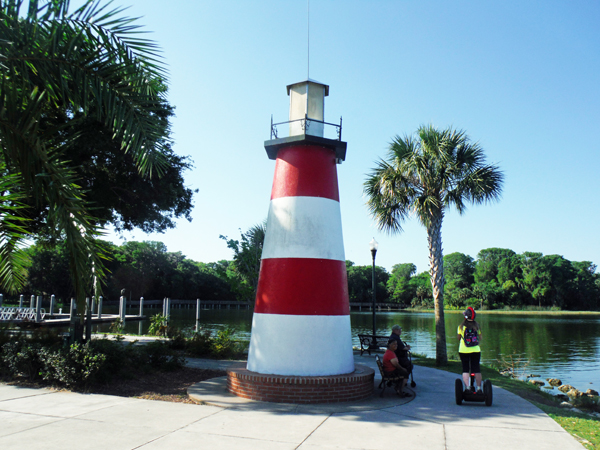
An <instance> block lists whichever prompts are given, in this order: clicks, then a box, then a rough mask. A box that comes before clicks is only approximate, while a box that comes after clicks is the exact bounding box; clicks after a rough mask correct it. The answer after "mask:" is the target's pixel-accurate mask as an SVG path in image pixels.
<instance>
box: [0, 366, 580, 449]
mask: <svg viewBox="0 0 600 450" xmlns="http://www.w3.org/2000/svg"><path fill="white" fill-rule="evenodd" d="M355 359H356V362H357V363H360V364H366V365H370V366H372V367H374V359H373V358H371V357H368V356H366V355H365V356H363V357H360V356H356V357H355ZM225 364H226V362H222V361H209V360H191V361H190V363H189V365H190V366H193V367H207V368H209V367H224V365H225ZM455 378H456V375H453V374H450V373H448V372H444V371H439V370H435V369H430V368H425V367H418V366H417V367H416V369H415V381H416V383H417V387H416V388H414V391H415V393H416V397H415V398H413V399H411V400H410V401H408V402H405V401H404V400H401V399H399V398H397V397H396V396H395V394H394V393H393V391H392V390H391V389H387V390H386V396H385V398H384V399H381V398H379V395H378V392H377V393H376V394H375V395H374V396H373V397H372V398H370V399H368V400H366V401H362V402H359V403H356V404H351V405H342V404H340V405H319V406H309V405H306V406H299V405H283V404H269V403H259V402H252V401H247V400H243V399H239V398H237V397H234V396H232V395H230V394H228V393H227V392H226V391H225V389H224V384H223V382H222V380H216V381H215V380H213V381H210V380H209V381H208V382H205V383H199V385H196V386H195V387H194V388H192V389H190V394H191V395H193V396H197V398H200V399H202V400H203V401H206V402H208V403H211V404H210V405H190V404H181V403H168V402H160V401H151V400H139V399H129V398H122V397H112V396H106V395H95V394H94V395H83V394H75V393H70V392H56V391H51V390H46V389H40V390H38V389H27V388H18V387H13V386H6V385H0V423H1V424H2V426H1V427H0V448H1V449H3V450H12V449H23V448H38V449H43V450H54V449H57V450H59V449H60V450H70V449H73V450H76V449H77V450H83V449H95V450H104V449H108V450H121V449H123V450H125V449H142V450H151V449H177V450H187V449H195V450H196V449H219V450H221V449H236V450H242V449H261V450H270V449H278V450H279V449H286V450H287V449H300V450H317V449H336V448H337V449H388V448H389V449H392V448H398V447H399V448H414V449H440V450H441V449H451V450H453V449H456V450H464V449H465V448H477V449H499V450H500V449H501V450H506V449H510V448H518V449H536V450H538V449H557V450H558V449H560V450H570V449H579V450H581V449H582V448H583V446H582V445H580V444H579V443H578V442H577V441H576V440H575V439H574V438H573V437H571V436H570V435H569V434H568V433H567V432H566V431H564V430H563V429H562V428H561V427H560V426H559V425H558V424H557V423H555V422H554V421H553V420H552V419H550V418H549V417H548V416H547V415H546V414H544V413H543V412H542V411H540V410H539V409H537V408H536V407H534V406H532V405H531V404H530V403H528V402H526V401H525V400H523V399H521V398H520V397H517V396H515V395H513V394H511V393H509V392H507V391H505V390H502V389H500V388H496V387H494V404H493V406H492V407H486V406H485V405H483V404H482V403H463V405H462V406H457V405H456V404H455V402H454V379H455ZM216 405H218V406H216Z"/></svg>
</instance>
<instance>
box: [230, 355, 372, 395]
mask: <svg viewBox="0 0 600 450" xmlns="http://www.w3.org/2000/svg"><path fill="white" fill-rule="evenodd" d="M374 378H375V371H374V370H373V369H371V368H370V367H367V366H363V365H361V364H357V365H356V367H355V370H354V372H352V373H348V374H343V375H330V376H315V377H306V376H290V375H268V374H263V373H257V372H251V371H249V370H247V369H246V367H245V365H242V364H240V365H235V366H232V367H230V368H229V369H227V390H228V391H229V392H231V393H232V394H235V395H237V396H238V397H243V398H248V399H251V400H258V401H263V402H275V403H297V404H306V403H340V402H350V401H357V400H363V399H365V398H368V397H370V396H371V394H372V393H373V380H374Z"/></svg>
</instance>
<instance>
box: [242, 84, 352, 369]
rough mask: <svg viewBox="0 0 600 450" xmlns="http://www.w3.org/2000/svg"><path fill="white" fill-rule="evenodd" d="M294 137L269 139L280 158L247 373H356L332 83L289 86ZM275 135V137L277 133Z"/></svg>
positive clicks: (272, 153)
mask: <svg viewBox="0 0 600 450" xmlns="http://www.w3.org/2000/svg"><path fill="white" fill-rule="evenodd" d="M287 90H288V95H290V117H289V129H290V135H289V137H285V138H277V137H276V136H275V139H271V140H269V141H266V142H265V149H266V150H267V154H268V156H269V158H271V159H275V160H276V164H275V175H274V178H273V188H272V191H271V203H270V206H269V214H268V218H267V232H266V236H265V242H264V246H263V253H262V261H261V267H260V276H259V281H258V291H257V295H256V304H255V308H254V316H253V320H252V336H251V340H250V350H249V353H248V364H247V370H249V371H252V372H258V373H262V374H277V375H297V376H323V375H339V374H348V373H351V372H353V371H354V358H353V354H352V337H351V332H350V308H349V303H348V281H347V274H346V263H345V255H344V243H343V237H342V221H341V214H340V199H339V191H338V182H337V164H338V163H341V161H343V160H344V159H345V154H346V143H345V142H342V141H341V122H340V125H339V126H337V125H335V127H336V129H337V131H338V134H337V137H338V139H328V138H325V137H323V134H324V127H326V126H329V125H333V124H327V123H325V122H324V101H325V97H326V96H327V95H328V94H329V86H327V85H324V84H321V83H318V82H315V81H313V80H307V81H303V82H301V83H296V84H292V85H289V86H288V87H287ZM272 137H273V136H272Z"/></svg>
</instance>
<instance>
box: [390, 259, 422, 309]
mask: <svg viewBox="0 0 600 450" xmlns="http://www.w3.org/2000/svg"><path fill="white" fill-rule="evenodd" d="M416 272H417V266H415V265H414V264H412V263H406V264H395V265H394V266H393V267H392V273H391V275H390V278H389V280H388V282H387V290H388V292H389V294H390V299H391V301H393V302H395V303H401V304H404V305H407V304H410V301H411V300H412V299H413V297H414V296H415V289H413V286H411V285H410V279H411V277H412V276H413V275H414V274H415V273H416Z"/></svg>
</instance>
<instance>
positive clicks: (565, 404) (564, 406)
mask: <svg viewBox="0 0 600 450" xmlns="http://www.w3.org/2000/svg"><path fill="white" fill-rule="evenodd" d="M560 407H561V408H572V407H573V405H571V404H570V403H569V402H562V403H561V404H560Z"/></svg>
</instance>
